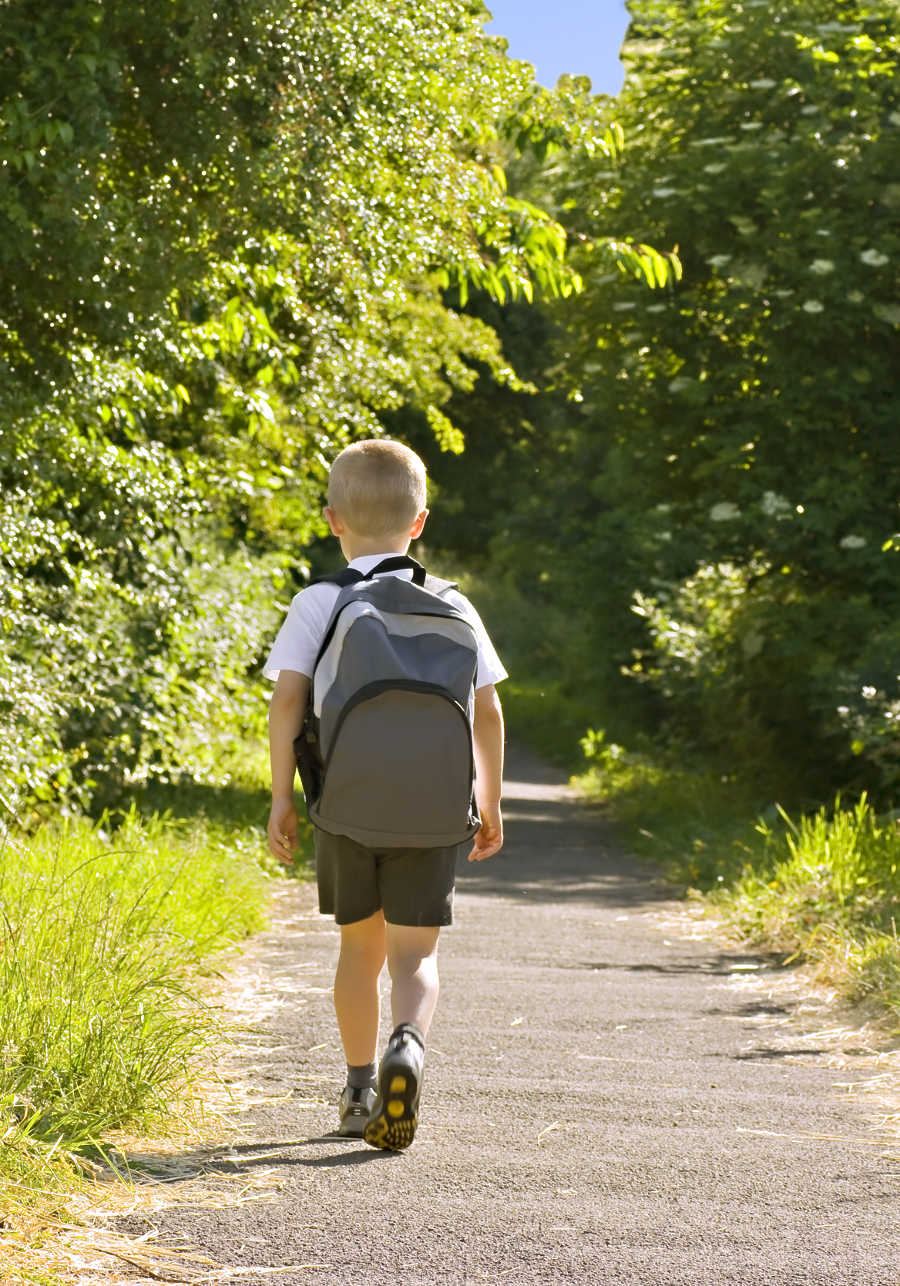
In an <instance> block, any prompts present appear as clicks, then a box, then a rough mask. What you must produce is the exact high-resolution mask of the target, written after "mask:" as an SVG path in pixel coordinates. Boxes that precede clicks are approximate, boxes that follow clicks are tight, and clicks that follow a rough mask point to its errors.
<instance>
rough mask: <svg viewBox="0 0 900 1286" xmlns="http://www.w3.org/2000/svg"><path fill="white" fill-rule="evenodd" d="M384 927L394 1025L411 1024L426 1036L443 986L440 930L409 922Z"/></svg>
mask: <svg viewBox="0 0 900 1286" xmlns="http://www.w3.org/2000/svg"><path fill="white" fill-rule="evenodd" d="M385 927H386V939H387V962H388V970H389V972H390V975H391V1017H392V1018H393V1021H394V1027H399V1026H400V1024H401V1023H412V1024H413V1025H414V1026H415V1027H418V1029H419V1031H420V1032H421V1033H422V1035H423V1036H426V1035H427V1034H428V1028H429V1027H430V1026H431V1019H432V1016H433V1015H434V1010H435V1006H436V1005H437V1000H438V991H439V987H440V983H439V979H438V960H437V957H438V935H439V933H440V929H439V928H437V927H432V926H430V925H423V926H420V925H409V924H388V925H386V926H385Z"/></svg>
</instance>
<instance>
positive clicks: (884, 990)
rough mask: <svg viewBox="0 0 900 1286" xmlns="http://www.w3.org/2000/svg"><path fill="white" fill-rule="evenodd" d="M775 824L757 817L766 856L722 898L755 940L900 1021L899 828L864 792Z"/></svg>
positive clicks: (719, 898)
mask: <svg viewBox="0 0 900 1286" xmlns="http://www.w3.org/2000/svg"><path fill="white" fill-rule="evenodd" d="M782 818H783V822H784V825H783V827H781V828H780V829H779V830H778V831H775V830H773V828H772V827H770V826H769V825H767V824H765V823H761V824H760V825H759V826H758V828H757V829H758V831H759V834H760V838H761V843H762V845H763V848H762V853H763V854H764V860H762V861H759V862H757V864H756V865H752V866H748V867H747V868H746V869H745V870H744V871H743V873H742V874H741V876H740V878H739V879H738V880H737V881H736V882H735V883H734V884H733V886H732V887H730V888H727V889H723V890H722V891H721V892H720V893H719V894H718V895H717V897H716V899H715V900H716V902H717V904H718V905H719V906H720V907H721V908H722V909H723V911H725V913H726V914H727V915H728V918H729V919H730V920H731V922H732V923H734V924H735V925H736V926H737V927H738V928H739V929H740V930H741V932H742V933H743V934H744V936H745V937H746V938H748V939H749V940H750V941H754V942H762V943H765V944H767V945H770V946H773V947H775V948H776V949H777V950H779V951H784V952H787V953H788V954H790V955H791V956H794V957H802V958H804V959H806V960H809V961H811V962H813V963H815V964H817V965H818V966H819V968H820V971H821V973H822V974H824V975H825V976H827V977H828V978H829V980H830V981H832V982H835V983H837V984H838V985H839V986H841V987H842V989H843V990H844V992H845V993H847V994H848V995H849V996H850V998H852V999H854V1000H864V999H875V1000H877V1001H878V1002H879V1003H880V1004H882V1005H883V1006H884V1007H885V1008H887V1009H888V1010H889V1011H890V1012H891V1013H892V1014H893V1015H894V1017H895V1018H896V1019H898V1020H900V938H898V935H897V916H898V905H900V827H898V823H897V820H896V819H895V818H893V817H879V816H878V814H877V813H876V812H875V811H874V809H873V808H872V806H871V804H870V802H869V800H868V799H867V798H866V797H865V795H863V796H862V797H861V798H860V799H859V800H858V801H857V802H856V803H855V804H853V805H851V806H850V807H842V806H841V802H840V800H838V801H837V802H836V805H835V807H834V808H833V809H831V810H826V809H824V808H823V809H820V810H819V811H818V812H816V813H814V814H810V815H807V816H805V817H802V818H800V820H799V821H798V822H796V823H795V822H794V821H793V820H792V819H791V818H790V817H788V816H787V814H786V813H783V814H782Z"/></svg>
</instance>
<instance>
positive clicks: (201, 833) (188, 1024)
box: [0, 814, 265, 1148]
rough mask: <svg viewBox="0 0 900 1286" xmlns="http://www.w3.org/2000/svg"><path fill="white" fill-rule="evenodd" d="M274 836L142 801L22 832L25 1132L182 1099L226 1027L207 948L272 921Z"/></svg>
mask: <svg viewBox="0 0 900 1286" xmlns="http://www.w3.org/2000/svg"><path fill="white" fill-rule="evenodd" d="M259 845H260V837H259V832H258V830H257V829H256V828H253V829H248V830H247V831H246V832H245V833H244V834H241V833H240V832H239V831H237V830H236V829H235V828H227V829H222V828H219V829H216V828H215V827H214V826H213V825H212V824H207V825H206V826H202V825H197V824H194V825H193V826H192V827H185V826H181V827H179V826H177V825H175V824H174V823H172V822H168V823H167V822H163V821H160V820H158V819H150V820H148V821H144V822H142V821H141V820H139V818H138V817H137V816H136V815H135V814H132V815H130V816H129V817H127V818H126V819H125V820H124V822H123V823H122V824H121V825H120V826H119V828H118V829H117V830H116V831H115V833H114V834H108V833H105V832H103V831H102V830H101V829H99V828H93V827H91V826H89V824H88V823H87V822H83V821H82V822H74V821H73V822H69V823H67V824H65V825H63V826H58V827H52V828H50V827H44V828H42V829H40V830H39V831H38V832H37V833H36V834H35V835H33V836H30V837H25V836H21V835H18V836H17V835H14V834H13V835H8V836H7V838H6V840H5V843H4V846H3V851H2V857H0V906H2V918H3V939H4V942H3V953H2V957H0V1031H2V1033H3V1036H2V1059H0V1104H2V1105H4V1106H5V1108H6V1110H7V1113H9V1112H11V1113H13V1115H14V1117H15V1119H16V1120H17V1121H18V1122H19V1123H20V1125H21V1126H22V1127H23V1130H24V1132H25V1134H27V1135H28V1136H30V1137H32V1138H35V1139H46V1140H48V1141H53V1140H55V1139H61V1140H62V1141H63V1143H64V1145H65V1146H67V1147H70V1148H71V1147H77V1146H82V1145H84V1144H85V1143H86V1142H90V1141H92V1140H96V1139H98V1138H99V1137H100V1135H101V1133H102V1132H103V1131H104V1130H106V1129H109V1128H113V1127H116V1126H119V1125H122V1124H124V1123H126V1122H134V1121H146V1120H147V1119H149V1118H150V1117H151V1116H153V1115H154V1114H159V1113H162V1112H164V1111H165V1110H166V1109H167V1108H168V1107H170V1105H171V1102H172V1098H173V1096H174V1095H176V1094H177V1092H179V1090H180V1088H181V1087H182V1086H183V1085H184V1083H185V1079H186V1076H187V1069H188V1067H189V1064H190V1060H191V1059H192V1058H193V1057H194V1056H195V1055H196V1053H197V1052H198V1051H199V1050H201V1049H202V1048H204V1047H205V1046H206V1045H207V1044H208V1043H209V1041H210V1040H212V1039H213V1038H214V1036H215V1035H216V1032H217V1020H216V1017H215V1014H214V1012H213V1011H212V1010H211V1009H210V1008H209V1007H208V1005H207V1004H206V1003H205V1001H204V999H203V998H202V992H201V990H200V985H199V979H200V975H201V973H202V971H203V970H205V969H207V968H208V964H207V963H206V962H207V960H208V959H209V957H210V956H211V955H214V954H215V953H216V952H219V951H221V950H222V949H223V948H224V947H226V946H227V945H229V944H230V943H233V942H235V941H237V940H238V939H240V938H241V937H243V936H244V935H245V934H247V933H248V932H250V931H252V930H253V929H255V928H257V927H259V925H260V923H261V919H262V915H261V910H262V905H263V903H264V900H265V877H264V876H263V874H262V872H261V870H260V868H259V866H258V864H257V862H256V861H255V855H256V852H257V851H258V849H259ZM60 943H65V951H64V952H63V953H62V954H60V950H59V946H60Z"/></svg>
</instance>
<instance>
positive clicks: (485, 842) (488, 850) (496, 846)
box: [469, 804, 503, 862]
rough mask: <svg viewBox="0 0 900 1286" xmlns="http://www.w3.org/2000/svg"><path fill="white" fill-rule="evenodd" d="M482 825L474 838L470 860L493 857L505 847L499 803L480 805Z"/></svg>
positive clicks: (475, 860)
mask: <svg viewBox="0 0 900 1286" xmlns="http://www.w3.org/2000/svg"><path fill="white" fill-rule="evenodd" d="M479 811H480V813H481V827H480V828H479V830H477V831H476V832H475V835H474V837H473V839H472V851H471V853H470V854H469V861H470V862H483V861H484V860H485V858H486V857H493V856H494V854H495V853H499V852H500V850H501V848H502V847H503V818H502V816H501V814H500V805H499V804H484V805H479Z"/></svg>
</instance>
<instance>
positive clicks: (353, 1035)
mask: <svg viewBox="0 0 900 1286" xmlns="http://www.w3.org/2000/svg"><path fill="white" fill-rule="evenodd" d="M340 930H341V953H340V956H339V957H338V963H337V969H336V970H335V975H334V1010H335V1013H336V1015H337V1020H338V1027H339V1028H340V1032H341V1043H342V1044H343V1046H344V1054H345V1057H346V1059H347V1084H346V1085H345V1086H344V1089H343V1091H342V1093H341V1103H340V1114H341V1121H340V1125H339V1126H338V1134H340V1135H343V1136H344V1137H346V1138H361V1137H362V1134H363V1131H364V1130H365V1128H366V1122H367V1121H368V1119H369V1116H370V1114H371V1111H372V1108H373V1107H374V1105H375V1098H376V1094H375V1087H376V1075H375V1054H376V1048H377V1044H378V1018H379V1008H380V1005H379V1001H380V997H379V992H378V978H379V975H380V973H381V969H382V966H383V965H384V957H385V933H384V916H383V914H382V913H381V911H376V912H375V914H374V915H370V916H368V917H367V918H366V919H364V920H355V921H353V922H352V923H351V924H342V925H341V926H340Z"/></svg>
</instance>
